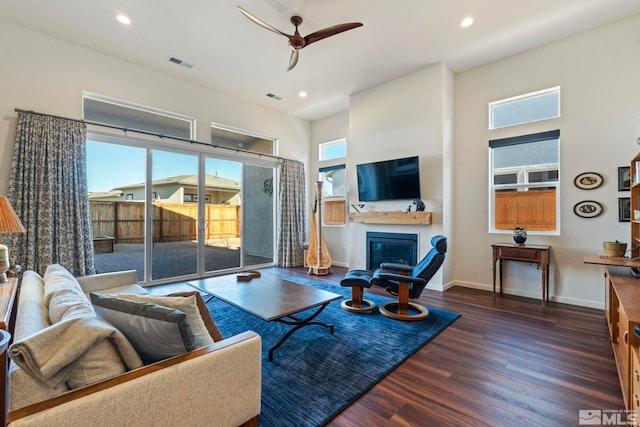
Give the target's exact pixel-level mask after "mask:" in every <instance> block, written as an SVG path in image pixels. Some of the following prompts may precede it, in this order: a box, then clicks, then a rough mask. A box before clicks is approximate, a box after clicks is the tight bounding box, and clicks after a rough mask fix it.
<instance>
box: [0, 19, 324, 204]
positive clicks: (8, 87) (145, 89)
mask: <svg viewBox="0 0 640 427" xmlns="http://www.w3.org/2000/svg"><path fill="white" fill-rule="evenodd" d="M0 40H3V43H2V67H0V117H1V118H2V119H1V120H0V171H3V172H0V194H6V192H7V189H8V181H9V171H10V169H11V158H12V155H13V154H12V153H13V141H14V140H15V127H16V118H17V113H16V112H14V109H15V108H20V109H25V110H34V111H37V112H42V113H48V114H54V115H60V116H65V117H70V118H78V119H79V118H81V117H82V92H83V91H89V92H93V93H97V94H100V95H105V96H109V97H113V98H117V99H122V100H126V101H130V102H133V103H137V104H142V105H146V106H151V107H155V108H159V109H162V110H167V111H172V112H176V113H180V114H184V115H187V116H191V117H195V118H196V123H197V132H196V139H197V140H199V141H202V142H209V140H210V125H211V122H216V123H222V124H225V125H229V126H233V127H236V128H239V129H243V130H248V131H251V132H254V133H257V134H260V135H265V136H270V137H274V138H278V139H279V153H278V154H279V155H281V156H283V157H287V158H291V159H296V160H300V161H303V162H305V163H307V164H308V162H309V147H310V132H311V130H310V129H311V126H310V123H309V122H307V121H305V120H301V119H297V118H294V117H291V116H288V115H284V114H282V113H278V112H275V111H272V110H269V109H266V108H262V107H259V106H256V105H254V104H250V103H246V102H243V101H239V100H237V99H234V98H232V97H229V96H227V95H224V94H222V93H219V92H216V91H214V90H211V89H208V88H205V87H202V86H197V85H194V84H191V83H188V82H186V81H185V80H182V79H178V78H175V77H172V76H168V75H166V74H163V73H160V72H157V71H153V70H151V69H149V68H146V67H143V66H140V65H136V64H133V63H131V62H127V61H123V60H120V59H117V58H114V57H112V56H109V55H105V54H103V53H101V52H98V51H95V50H91V49H87V48H85V47H82V46H80V45H76V44H73V43H69V42H66V41H63V40H60V39H57V38H54V37H50V36H47V35H44V34H42V33H39V32H35V31H32V30H29V29H26V28H24V27H20V26H16V25H14V24H11V23H9V22H6V21H4V20H0ZM185 72H188V71H186V70H185Z"/></svg>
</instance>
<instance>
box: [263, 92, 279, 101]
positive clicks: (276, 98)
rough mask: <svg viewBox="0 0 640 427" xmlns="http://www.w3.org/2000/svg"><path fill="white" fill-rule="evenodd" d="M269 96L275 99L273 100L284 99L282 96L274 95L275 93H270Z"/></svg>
mask: <svg viewBox="0 0 640 427" xmlns="http://www.w3.org/2000/svg"><path fill="white" fill-rule="evenodd" d="M267 96H268V97H269V98H273V99H275V100H276V101H281V100H282V97H281V96H278V95H275V94H273V93H268V94H267Z"/></svg>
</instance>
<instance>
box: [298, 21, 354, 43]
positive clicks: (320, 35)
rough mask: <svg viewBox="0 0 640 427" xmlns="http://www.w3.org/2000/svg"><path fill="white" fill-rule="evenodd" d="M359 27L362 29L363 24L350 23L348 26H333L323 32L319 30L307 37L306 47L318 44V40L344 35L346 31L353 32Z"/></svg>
mask: <svg viewBox="0 0 640 427" xmlns="http://www.w3.org/2000/svg"><path fill="white" fill-rule="evenodd" d="M358 27H362V23H360V22H349V23H346V24H338V25H333V26H331V27H327V28H323V29H322V30H318V31H316V32H315V33H311V34H309V35H308V36H306V37H305V38H304V41H305V46H306V45H310V44H311V43H314V42H317V41H318V40H322V39H326V38H327V37H331V36H334V35H336V34H339V33H342V32H344V31H348V30H352V29H354V28H358Z"/></svg>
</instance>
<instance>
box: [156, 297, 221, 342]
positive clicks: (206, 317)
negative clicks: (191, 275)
mask: <svg viewBox="0 0 640 427" xmlns="http://www.w3.org/2000/svg"><path fill="white" fill-rule="evenodd" d="M191 295H194V296H195V298H196V305H197V306H198V311H200V318H201V319H202V320H203V321H204V325H205V327H206V328H207V330H208V331H209V335H211V338H213V341H215V342H218V341H222V340H223V339H224V337H223V336H222V333H221V332H220V329H218V325H216V322H215V321H214V320H213V317H212V316H211V312H210V311H209V307H207V303H206V302H204V300H203V299H202V295H200V292H198V291H185V292H174V293H171V294H169V295H167V296H168V297H188V296H191Z"/></svg>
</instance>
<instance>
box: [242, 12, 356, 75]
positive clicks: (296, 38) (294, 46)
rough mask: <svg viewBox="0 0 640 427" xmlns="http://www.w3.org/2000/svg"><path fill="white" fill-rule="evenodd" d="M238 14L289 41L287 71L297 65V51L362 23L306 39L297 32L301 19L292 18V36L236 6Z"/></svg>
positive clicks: (348, 24) (329, 29)
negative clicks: (289, 53) (289, 52)
mask: <svg viewBox="0 0 640 427" xmlns="http://www.w3.org/2000/svg"><path fill="white" fill-rule="evenodd" d="M238 9H240V12H242V14H243V15H244V16H246V17H247V18H249V19H250V20H251V21H253V22H254V23H256V24H258V25H260V26H261V27H262V28H265V29H267V30H269V31H273V32H274V33H276V34H281V35H283V36H285V37H286V38H288V39H289V47H290V48H291V58H289V67H288V68H287V71H291V70H292V69H293V67H295V66H296V64H297V63H298V55H299V54H298V51H299V50H300V49H302V48H304V47H305V46H309V45H310V44H311V43H315V42H317V41H318V40H322V39H326V38H327V37H331V36H335V35H336V34H339V33H342V32H344V31H348V30H352V29H354V28H358V27H362V23H360V22H348V23H346V24H337V25H333V26H331V27H327V28H323V29H322V30H318V31H316V32H314V33H311V34H309V35H308V36H306V37H302V36H301V35H300V32H299V31H298V26H300V25H301V24H302V18H301V17H300V16H297V15H296V16H292V17H291V23H292V24H293V25H294V26H295V27H296V31H295V32H294V33H293V34H287V33H284V32H282V31H280V30H278V29H277V28H275V27H273V26H271V25H269V24H267V23H266V22H264V21H262V20H261V19H259V18H256V17H255V16H253V15H252V14H251V13H249V12H247V11H246V10H244V9H243V8H241V7H240V6H238Z"/></svg>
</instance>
